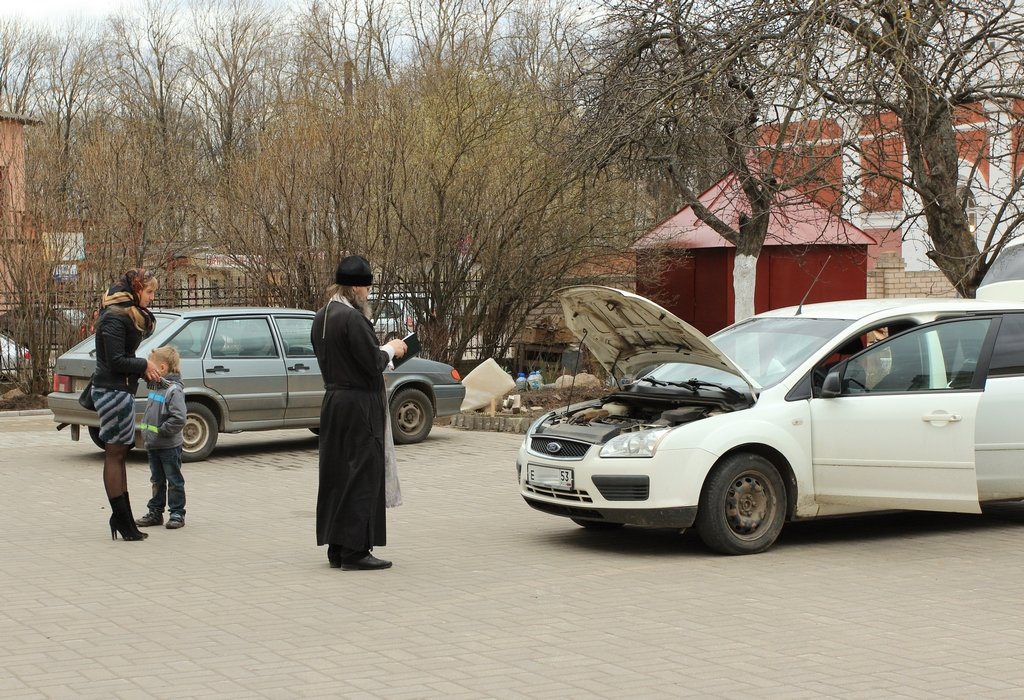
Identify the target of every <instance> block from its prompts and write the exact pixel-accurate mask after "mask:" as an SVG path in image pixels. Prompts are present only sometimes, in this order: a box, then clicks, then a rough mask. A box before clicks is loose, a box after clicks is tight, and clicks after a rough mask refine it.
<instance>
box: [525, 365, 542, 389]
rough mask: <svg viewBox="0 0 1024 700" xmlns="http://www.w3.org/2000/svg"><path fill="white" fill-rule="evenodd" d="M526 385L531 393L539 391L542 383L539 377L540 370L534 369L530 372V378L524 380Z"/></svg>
mask: <svg viewBox="0 0 1024 700" xmlns="http://www.w3.org/2000/svg"><path fill="white" fill-rule="evenodd" d="M526 383H527V384H528V385H529V387H530V389H531V390H532V391H537V390H538V389H540V387H541V385H542V384H543V383H544V378H543V377H542V376H541V375H540V370H539V369H535V370H533V371H532V372H530V376H529V377H527V378H526Z"/></svg>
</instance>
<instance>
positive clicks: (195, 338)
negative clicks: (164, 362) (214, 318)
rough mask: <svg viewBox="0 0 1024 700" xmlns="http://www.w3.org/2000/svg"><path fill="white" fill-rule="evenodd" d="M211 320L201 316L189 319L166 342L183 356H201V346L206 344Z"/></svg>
mask: <svg viewBox="0 0 1024 700" xmlns="http://www.w3.org/2000/svg"><path fill="white" fill-rule="evenodd" d="M210 325H211V321H210V319H208V318H202V319H198V320H195V321H190V322H189V323H188V324H186V325H185V327H184V328H182V329H181V330H180V331H178V332H177V333H175V334H174V337H172V338H171V339H170V340H168V341H167V344H168V345H170V346H171V347H172V348H174V349H175V350H177V351H178V354H179V355H180V356H181V357H182V358H183V359H186V358H194V357H202V356H203V348H204V347H205V346H206V336H207V335H209V333H210Z"/></svg>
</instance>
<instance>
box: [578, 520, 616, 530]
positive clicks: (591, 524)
mask: <svg viewBox="0 0 1024 700" xmlns="http://www.w3.org/2000/svg"><path fill="white" fill-rule="evenodd" d="M569 520H571V521H573V522H574V523H576V524H577V525H579V526H580V527H582V528H584V529H585V530H618V529H619V528H620V527H623V523H610V522H608V521H607V520H584V519H582V518H569Z"/></svg>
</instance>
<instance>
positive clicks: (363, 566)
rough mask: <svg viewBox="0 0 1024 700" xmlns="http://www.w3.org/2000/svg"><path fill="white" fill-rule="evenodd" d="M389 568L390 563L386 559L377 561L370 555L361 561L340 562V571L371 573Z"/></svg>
mask: <svg viewBox="0 0 1024 700" xmlns="http://www.w3.org/2000/svg"><path fill="white" fill-rule="evenodd" d="M332 566H333V564H332ZM390 568H391V562H389V561H388V560H387V559H378V558H377V557H375V556H373V555H372V554H367V555H366V556H365V557H363V558H362V559H356V560H354V561H343V562H341V569H342V571H372V570H374V569H390Z"/></svg>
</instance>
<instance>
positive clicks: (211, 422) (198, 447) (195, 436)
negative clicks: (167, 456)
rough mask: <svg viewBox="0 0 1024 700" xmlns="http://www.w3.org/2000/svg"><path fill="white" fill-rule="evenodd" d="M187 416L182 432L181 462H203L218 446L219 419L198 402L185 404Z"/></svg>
mask: <svg viewBox="0 0 1024 700" xmlns="http://www.w3.org/2000/svg"><path fill="white" fill-rule="evenodd" d="M185 414H186V415H185V427H184V428H183V429H182V431H181V437H182V441H183V442H182V446H181V461H182V462H201V461H203V460H204V459H206V458H207V457H209V456H210V453H211V452H213V448H214V447H216V445H217V435H218V425H217V418H216V416H214V415H213V411H211V410H210V409H209V408H207V407H206V406H204V405H203V404H201V403H199V402H197V401H187V402H185Z"/></svg>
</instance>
